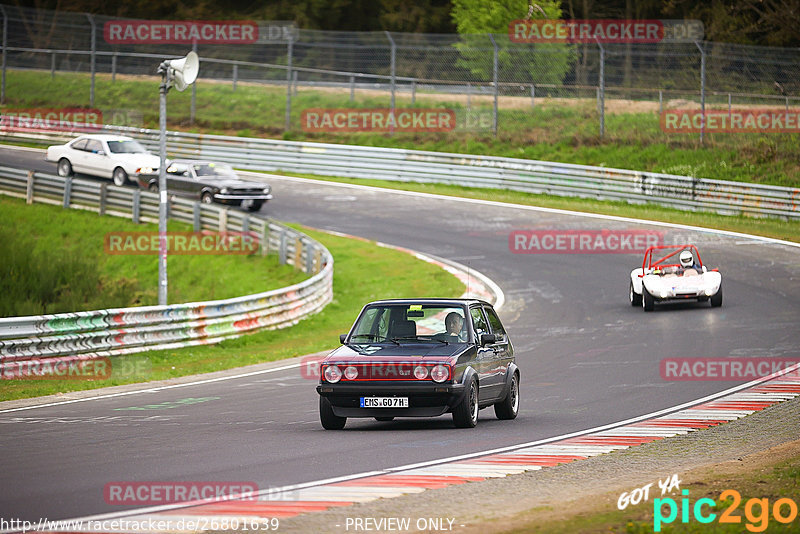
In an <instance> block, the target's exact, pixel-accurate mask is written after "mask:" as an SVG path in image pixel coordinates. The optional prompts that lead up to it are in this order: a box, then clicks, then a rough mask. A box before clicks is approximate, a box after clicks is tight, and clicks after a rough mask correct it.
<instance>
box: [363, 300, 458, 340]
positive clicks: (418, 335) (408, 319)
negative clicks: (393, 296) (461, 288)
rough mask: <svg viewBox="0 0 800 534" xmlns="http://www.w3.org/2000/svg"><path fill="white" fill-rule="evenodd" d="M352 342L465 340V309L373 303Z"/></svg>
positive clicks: (365, 312) (432, 305)
mask: <svg viewBox="0 0 800 534" xmlns="http://www.w3.org/2000/svg"><path fill="white" fill-rule="evenodd" d="M352 332H353V333H352V335H351V336H350V342H351V343H409V342H410V343H463V342H466V341H467V336H468V333H467V328H466V323H465V321H464V309H463V308H461V307H455V306H443V305H438V304H386V305H375V306H370V307H368V308H367V309H366V310H364V312H363V313H362V314H361V316H360V317H359V319H358V321H357V322H356V324H355V326H354V327H353V330H352Z"/></svg>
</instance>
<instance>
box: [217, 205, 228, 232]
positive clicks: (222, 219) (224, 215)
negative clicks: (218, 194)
mask: <svg viewBox="0 0 800 534" xmlns="http://www.w3.org/2000/svg"><path fill="white" fill-rule="evenodd" d="M219 231H220V232H222V233H224V232H227V231H228V210H227V208H223V209H221V210H219Z"/></svg>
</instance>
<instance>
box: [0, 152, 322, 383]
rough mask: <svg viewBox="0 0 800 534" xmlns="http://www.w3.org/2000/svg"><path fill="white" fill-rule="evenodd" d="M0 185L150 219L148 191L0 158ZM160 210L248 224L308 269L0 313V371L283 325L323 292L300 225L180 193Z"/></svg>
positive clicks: (34, 197)
mask: <svg viewBox="0 0 800 534" xmlns="http://www.w3.org/2000/svg"><path fill="white" fill-rule="evenodd" d="M0 194H5V195H10V196H14V197H18V198H25V199H26V200H27V202H28V203H32V202H34V201H35V202H42V203H46V204H54V205H60V206H64V207H67V208H77V209H85V210H90V211H95V212H98V213H100V214H108V215H116V216H120V217H129V218H131V220H133V221H134V222H139V221H148V222H157V221H158V194H157V193H151V192H148V191H140V190H138V189H133V188H127V187H116V186H113V185H110V184H107V183H102V182H97V181H92V180H81V179H73V178H62V177H59V176H52V175H49V174H44V173H38V172H36V173H35V172H32V171H25V170H20V169H12V168H8V167H0ZM169 214H170V217H171V218H172V219H175V220H178V221H183V222H186V223H188V224H191V225H192V226H193V227H194V230H195V231H196V232H200V231H203V230H213V231H219V232H249V233H250V235H252V236H253V237H254V238H257V240H258V244H259V252H260V253H261V254H262V255H266V254H268V253H277V254H278V255H279V258H280V261H281V263H287V264H289V265H293V266H294V267H295V268H296V269H299V270H302V271H303V272H306V273H308V274H311V275H312V276H311V277H310V278H308V279H307V280H304V281H303V282H300V283H298V284H294V285H292V286H289V287H284V288H280V289H275V290H272V291H267V292H263V293H257V294H254V295H247V296H243V297H238V298H232V299H225V300H214V301H207V302H193V303H187V304H173V305H168V306H144V307H133V308H119V309H108V310H96V311H86V312H76V313H60V314H55V315H41V316H32V317H8V318H0V374H2V371H3V369H4V368H6V367H7V366H9V365H14V364H15V363H16V362H19V361H24V360H32V359H39V358H48V361H49V362H54V361H66V362H69V361H73V360H84V359H91V358H99V357H103V356H113V355H119V354H128V353H133V352H140V351H146V350H156V349H169V348H177V347H186V346H190V345H199V344H211V343H217V342H219V341H222V340H223V339H229V338H233V337H238V336H239V335H241V334H242V333H245V332H251V331H255V330H260V329H277V328H285V327H287V326H291V325H293V324H295V323H297V322H298V321H300V320H301V319H303V318H304V317H307V316H308V315H311V314H314V313H317V312H319V311H321V310H322V309H323V308H324V307H325V305H327V304H328V303H329V302H330V301H331V299H332V298H333V257H332V256H331V254H330V252H329V251H328V250H327V249H326V248H325V247H324V246H323V245H322V244H321V243H318V242H317V241H314V240H313V239H311V238H310V237H308V236H306V235H305V234H303V233H302V232H299V231H297V230H294V229H292V228H289V227H287V226H284V225H282V224H279V223H277V222H275V221H272V220H269V219H266V218H262V217H257V216H254V215H249V214H247V213H245V212H242V211H238V210H228V209H226V208H222V207H219V206H215V205H208V204H202V203H199V202H191V201H188V200H184V199H172V200H171V201H170V204H169ZM256 236H257V237H256Z"/></svg>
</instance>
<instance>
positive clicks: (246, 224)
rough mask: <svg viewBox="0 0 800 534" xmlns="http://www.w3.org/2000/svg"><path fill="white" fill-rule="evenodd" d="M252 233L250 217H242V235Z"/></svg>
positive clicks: (245, 215) (246, 215)
mask: <svg viewBox="0 0 800 534" xmlns="http://www.w3.org/2000/svg"><path fill="white" fill-rule="evenodd" d="M249 231H250V216H249V215H248V214H246V213H245V214H244V215H242V233H243V234H246V233H247V232H249Z"/></svg>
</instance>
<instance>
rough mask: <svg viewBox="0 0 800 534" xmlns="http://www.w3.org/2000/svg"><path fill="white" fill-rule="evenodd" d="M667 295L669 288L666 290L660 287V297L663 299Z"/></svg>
mask: <svg viewBox="0 0 800 534" xmlns="http://www.w3.org/2000/svg"><path fill="white" fill-rule="evenodd" d="M667 295H669V290H667V289H662V290H661V298H662V299H665V298H667Z"/></svg>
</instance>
